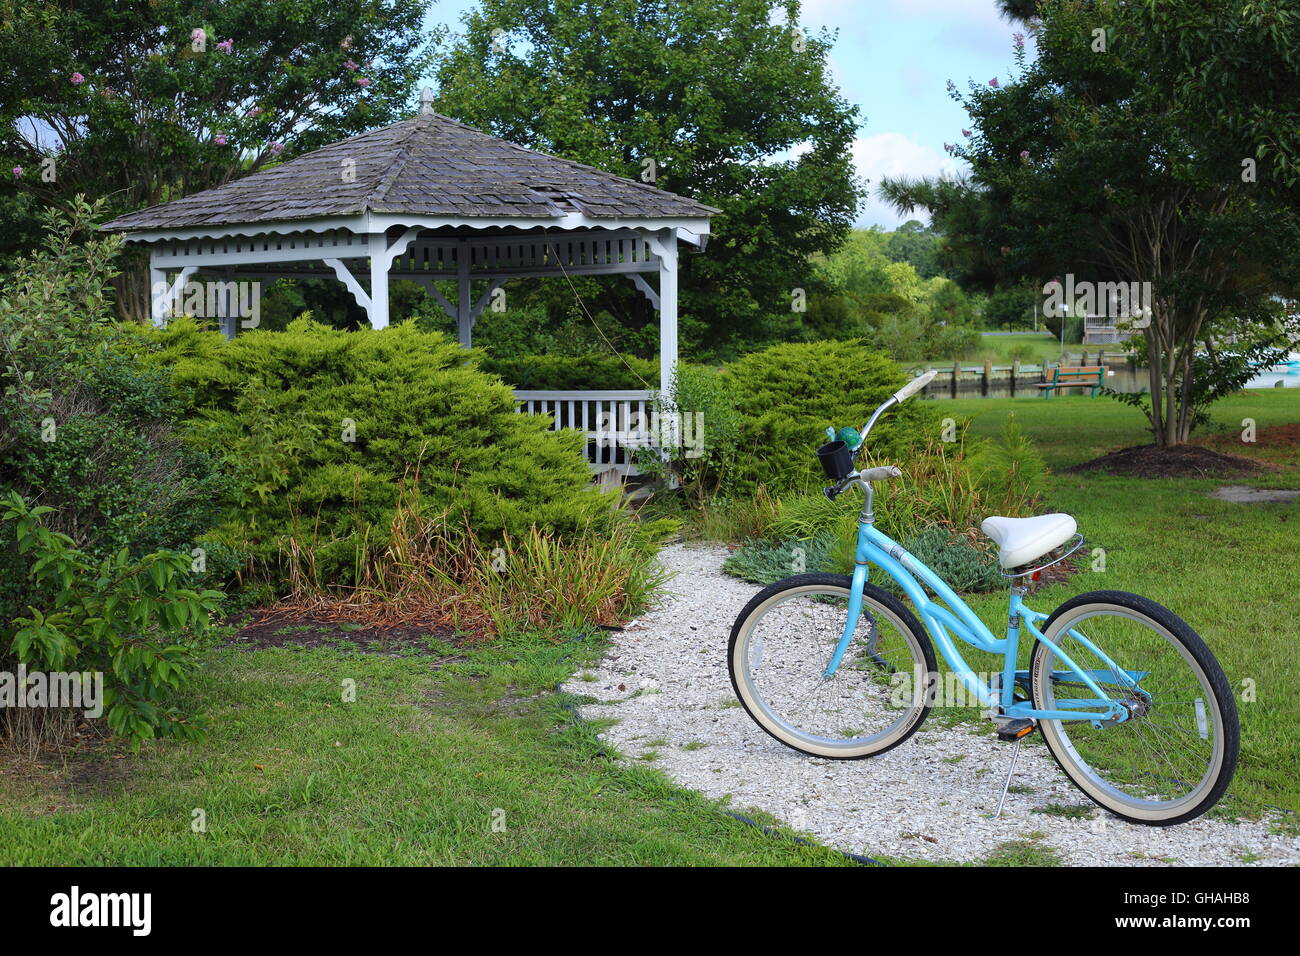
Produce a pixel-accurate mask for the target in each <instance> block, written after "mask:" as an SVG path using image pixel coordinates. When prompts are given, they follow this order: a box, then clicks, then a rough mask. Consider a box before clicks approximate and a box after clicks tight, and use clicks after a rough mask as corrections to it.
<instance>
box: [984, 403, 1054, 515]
mask: <svg viewBox="0 0 1300 956" xmlns="http://www.w3.org/2000/svg"><path fill="white" fill-rule="evenodd" d="M971 467H972V469H973V470H974V473H975V480H976V482H977V484H978V485H979V487H980V488H981V489H982V491H983V497H984V503H985V506H986V507H987V509H988V510H989V511H990V513H996V514H1000V515H1016V514H1022V513H1024V511H1025V509H1026V508H1027V507H1029V506H1030V505H1031V503H1032V502H1034V501H1036V500H1037V499H1038V498H1039V497H1040V496H1041V495H1042V494H1043V492H1044V491H1046V490H1047V464H1046V462H1044V461H1043V456H1042V455H1040V454H1039V453H1038V449H1037V448H1035V447H1034V443H1033V442H1032V441H1031V440H1030V438H1029V436H1028V435H1026V434H1025V433H1024V431H1023V430H1022V429H1021V427H1020V425H1019V423H1017V422H1016V416H1015V415H1014V414H1010V415H1008V416H1007V420H1006V422H1004V423H1003V425H1002V431H1001V433H1000V434H999V436H998V440H997V441H987V442H979V443H978V444H976V445H975V450H974V453H973V454H972V455H971Z"/></svg>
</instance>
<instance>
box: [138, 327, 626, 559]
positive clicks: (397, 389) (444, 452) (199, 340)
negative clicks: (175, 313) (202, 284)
mask: <svg viewBox="0 0 1300 956" xmlns="http://www.w3.org/2000/svg"><path fill="white" fill-rule="evenodd" d="M142 341H147V342H152V343H154V349H153V350H152V351H150V352H147V353H146V354H147V355H148V357H149V358H150V360H151V361H154V362H161V363H167V364H170V365H173V367H174V368H173V378H172V380H173V384H174V385H175V387H176V388H177V389H179V390H180V391H181V392H182V393H183V394H184V396H185V397H186V400H187V401H188V402H189V403H190V404H191V405H192V406H193V408H194V410H195V415H194V421H193V423H192V424H191V426H190V428H189V431H188V436H189V438H190V440H191V441H192V442H193V443H194V444H195V445H196V446H197V447H198V448H200V449H202V450H204V451H207V452H209V453H210V454H212V455H219V456H221V457H222V458H223V460H224V461H225V463H226V465H227V466H228V467H229V469H230V470H231V472H232V475H233V478H234V485H233V488H232V490H231V492H230V493H229V494H228V495H227V496H226V499H225V505H226V506H227V511H226V518H225V520H224V521H223V523H222V525H221V526H220V528H219V529H218V533H219V537H220V538H221V540H223V541H225V542H226V543H228V544H239V545H240V546H242V547H243V548H244V549H245V550H246V551H247V552H248V553H249V554H250V555H251V556H252V558H253V561H254V566H255V567H256V568H258V569H259V570H260V573H261V574H263V575H264V576H266V577H267V578H268V579H269V580H272V581H277V580H283V577H282V575H283V570H282V566H281V564H280V562H279V560H278V559H279V556H280V555H281V551H282V549H283V548H285V547H287V546H289V545H290V539H292V546H294V547H298V548H310V549H311V551H312V557H313V560H314V566H315V569H316V572H317V574H318V575H319V576H320V578H321V580H323V581H327V582H331V583H345V582H348V581H350V580H353V579H354V578H355V576H356V572H357V568H358V564H359V561H360V560H361V559H362V556H363V554H364V552H365V549H367V548H369V547H374V546H382V545H383V543H384V540H385V535H386V534H387V533H388V528H389V526H390V524H391V517H392V513H393V508H394V506H395V504H396V501H397V495H398V487H399V483H400V481H401V480H402V479H403V477H407V478H408V479H409V480H411V481H415V482H418V486H419V490H420V494H421V496H422V499H423V500H424V501H425V502H426V503H427V505H428V506H429V507H431V508H435V509H444V508H445V509H447V510H448V511H449V512H450V513H451V515H452V516H453V520H454V521H455V522H457V523H460V524H464V525H468V526H470V527H472V528H473V529H474V531H475V532H476V534H478V535H479V536H480V537H481V538H483V539H484V540H490V539H491V538H492V537H494V536H496V535H499V534H501V533H502V532H507V531H508V532H510V533H512V534H514V535H516V536H518V535H522V534H523V533H524V532H526V531H528V530H529V529H530V528H531V527H533V526H537V527H538V528H540V529H542V530H544V531H551V532H556V533H558V534H560V535H561V536H563V535H564V534H565V533H569V532H576V531H578V530H579V529H589V528H597V529H598V528H601V527H608V526H609V525H610V524H611V523H612V522H613V521H615V520H616V517H615V512H614V511H613V509H612V507H611V498H610V497H609V496H608V495H606V494H602V493H601V492H599V491H598V490H596V489H595V488H593V487H592V485H591V482H590V475H589V473H588V469H587V466H586V464H585V462H584V461H583V458H582V455H581V454H580V445H581V441H582V439H581V436H580V435H579V434H578V433H577V432H574V431H551V430H550V428H549V427H548V423H547V422H546V421H545V420H544V419H543V418H540V417H534V416H528V415H520V414H517V413H516V412H515V410H514V401H513V398H512V395H511V392H510V389H509V388H508V387H507V386H505V385H502V384H499V383H498V382H496V381H495V380H494V379H493V377H492V376H490V375H488V374H486V373H484V372H482V371H480V370H479V369H478V368H476V367H475V359H476V354H475V353H468V354H467V353H466V352H465V351H464V350H462V349H461V348H460V347H459V346H458V345H457V344H456V343H455V342H454V341H452V340H450V339H449V338H448V337H446V336H444V335H442V334H440V333H436V332H421V331H419V330H418V329H416V328H415V327H414V326H413V325H411V324H409V323H407V324H402V325H397V326H393V327H390V328H388V329H385V330H382V331H378V332H376V331H370V330H363V331H359V332H343V331H338V330H335V329H332V328H328V327H325V326H323V325H320V324H318V323H315V322H312V321H310V320H308V319H298V320H295V321H294V322H292V323H290V324H289V326H288V327H287V329H286V330H285V331H283V332H262V331H253V332H248V333H244V334H241V335H239V336H238V337H236V338H235V339H234V340H233V341H229V342H227V341H225V340H224V339H222V338H221V337H220V336H219V335H217V334H216V333H208V332H201V331H198V330H197V329H196V328H195V327H194V325H193V324H192V323H190V322H188V321H187V320H184V319H177V320H175V321H173V322H172V323H171V324H170V325H169V326H168V328H167V329H165V330H162V331H158V332H153V333H150V334H149V335H148V336H147V337H146V338H144V339H142Z"/></svg>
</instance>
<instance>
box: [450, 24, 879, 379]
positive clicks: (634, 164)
mask: <svg viewBox="0 0 1300 956" xmlns="http://www.w3.org/2000/svg"><path fill="white" fill-rule="evenodd" d="M798 14H799V4H798V2H796V0H733V2H729V3H725V4H722V3H718V2H717V0H600V2H588V0H483V2H482V3H481V5H480V6H479V7H478V8H477V9H475V10H473V11H471V12H470V13H469V14H467V15H466V17H465V18H464V23H463V32H462V33H460V34H459V35H458V36H457V37H456V40H455V43H454V44H453V45H452V48H451V49H450V51H449V52H448V54H447V55H446V56H445V57H443V58H442V59H441V60H440V62H439V66H438V70H437V74H436V75H437V79H438V83H439V91H438V109H439V110H440V111H441V112H443V113H447V114H449V115H451V116H453V117H455V118H457V119H459V120H462V121H464V122H466V123H469V124H470V125H472V126H477V127H479V128H481V129H484V130H487V131H489V132H491V133H493V134H496V135H498V136H502V137H504V138H506V139H508V140H511V141H512V142H516V143H519V144H521V145H524V146H527V147H529V148H532V149H538V150H542V151H544V152H548V153H552V154H555V155H558V156H563V157H565V158H567V159H572V160H576V161H578V162H582V163H586V164H589V165H592V166H597V167H600V168H602V169H607V170H610V171H611V172H614V173H618V174H619V175H622V176H627V177H630V178H633V179H638V180H641V181H647V182H652V183H653V184H654V185H656V186H658V187H660V188H663V189H667V190H670V191H672V192H675V193H679V194H681V195H685V196H690V197H692V198H694V199H697V200H699V201H701V202H704V203H706V204H708V205H711V206H715V207H717V208H720V209H721V210H722V214H721V215H719V216H716V217H715V218H714V220H713V236H712V238H711V239H710V241H709V246H708V251H707V253H706V254H705V255H702V256H692V255H685V256H683V257H682V260H681V261H682V275H681V281H680V297H681V302H682V318H681V326H680V328H681V334H682V338H683V344H684V345H685V346H686V347H687V348H688V349H693V350H694V351H695V352H696V353H697V354H699V353H701V352H704V353H708V354H714V355H719V354H726V353H727V352H729V351H733V350H736V349H738V348H743V347H744V345H745V344H747V343H749V342H753V341H756V340H761V339H763V338H765V337H777V336H785V335H788V334H790V333H791V332H792V331H793V330H796V329H797V327H798V320H799V318H800V316H799V315H798V314H797V313H795V312H793V311H792V301H794V299H796V298H797V296H796V293H795V291H794V290H796V289H803V290H804V292H805V294H810V293H811V291H812V289H813V287H814V284H815V282H816V278H815V276H814V273H813V269H812V266H811V265H810V263H809V257H810V256H812V255H813V254H815V253H826V252H829V251H832V250H833V249H834V248H835V247H836V246H838V244H839V243H840V242H841V241H842V240H843V238H844V236H845V235H846V233H847V231H848V228H849V226H850V224H851V223H852V221H853V217H854V214H855V212H856V210H857V206H858V202H859V199H860V198H861V184H860V183H859V181H858V180H857V179H856V178H855V176H854V172H853V166H852V161H851V158H850V146H851V144H852V141H853V138H854V135H855V133H856V130H857V127H858V118H857V109H856V107H854V106H852V105H850V104H849V103H847V102H846V101H845V100H844V98H843V97H842V96H841V95H840V94H839V91H838V90H837V89H836V87H835V86H834V85H833V83H832V82H831V80H830V78H829V69H828V65H827V54H828V51H829V48H830V44H831V42H832V40H833V35H832V34H830V33H827V32H824V31H823V32H821V33H811V32H809V31H806V30H804V29H802V28H800V27H798V26H797V21H798ZM593 287H594V284H592V286H589V287H588V288H593ZM597 295H598V296H599V299H598V301H599V303H600V304H601V305H602V306H603V307H604V308H606V309H607V310H608V311H610V312H611V313H613V314H614V315H615V316H618V317H620V318H622V319H624V321H626V322H629V323H633V324H637V325H642V326H643V325H645V324H647V323H649V322H650V321H651V320H652V316H651V314H650V312H649V310H648V307H647V306H646V304H645V303H644V299H643V298H642V297H640V296H639V295H637V294H636V293H635V290H633V289H632V287H631V286H630V285H629V284H614V283H609V282H605V283H601V284H600V286H599V292H598V293H597ZM643 340H646V341H648V337H646V338H644V339H643Z"/></svg>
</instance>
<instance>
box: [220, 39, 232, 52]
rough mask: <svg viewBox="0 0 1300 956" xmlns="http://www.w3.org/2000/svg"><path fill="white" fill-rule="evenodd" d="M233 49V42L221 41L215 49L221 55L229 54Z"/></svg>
mask: <svg viewBox="0 0 1300 956" xmlns="http://www.w3.org/2000/svg"><path fill="white" fill-rule="evenodd" d="M234 48H235V41H234V40H222V41H221V42H220V43H218V44H217V49H218V50H220V51H221V52H222V53H229V52H230V51H231V50H233V49H234Z"/></svg>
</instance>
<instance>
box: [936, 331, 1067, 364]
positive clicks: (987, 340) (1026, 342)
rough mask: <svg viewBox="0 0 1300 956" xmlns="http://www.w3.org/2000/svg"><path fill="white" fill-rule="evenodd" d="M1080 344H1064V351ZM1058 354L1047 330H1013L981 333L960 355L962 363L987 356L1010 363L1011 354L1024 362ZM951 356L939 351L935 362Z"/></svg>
mask: <svg viewBox="0 0 1300 956" xmlns="http://www.w3.org/2000/svg"><path fill="white" fill-rule="evenodd" d="M1082 348H1083V346H1081V345H1079V344H1078V343H1075V344H1073V345H1068V344H1067V345H1066V351H1069V352H1078V351H1080V350H1081V349H1082ZM1060 355H1061V343H1060V341H1059V340H1058V339H1056V338H1054V337H1053V336H1052V335H1051V334H1050V333H1046V332H1016V333H1013V334H1011V335H985V336H981V337H980V344H979V345H978V346H977V347H976V348H974V349H971V350H970V351H969V352H966V353H964V354H962V355H960V356H955V357H956V358H959V359H961V361H962V363H963V364H965V365H978V364H980V363H982V362H984V361H985V360H986V359H987V360H988V361H990V362H992V363H993V364H994V365H1010V364H1011V360H1012V359H1013V358H1019V359H1020V361H1021V362H1023V363H1025V364H1027V365H1041V364H1042V363H1043V362H1044V361H1049V362H1055V361H1056V360H1057V359H1058V358H1059V357H1060ZM952 360H953V357H950V356H944V355H940V356H937V357H936V358H935V359H934V363H932V364H937V365H942V364H943V362H944V361H947V362H949V363H951V362H952Z"/></svg>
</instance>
